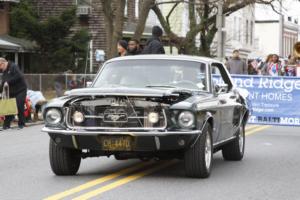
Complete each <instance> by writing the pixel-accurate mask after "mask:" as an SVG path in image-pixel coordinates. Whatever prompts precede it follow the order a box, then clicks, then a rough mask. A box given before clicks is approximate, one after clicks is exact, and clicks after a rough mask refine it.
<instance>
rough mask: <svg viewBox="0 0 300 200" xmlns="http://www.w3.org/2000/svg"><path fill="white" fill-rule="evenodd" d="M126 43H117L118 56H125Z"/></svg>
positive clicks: (124, 41)
mask: <svg viewBox="0 0 300 200" xmlns="http://www.w3.org/2000/svg"><path fill="white" fill-rule="evenodd" d="M127 47H128V43H127V41H126V40H119V41H118V54H119V56H126V54H127Z"/></svg>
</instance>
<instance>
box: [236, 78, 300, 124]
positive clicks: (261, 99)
mask: <svg viewBox="0 0 300 200" xmlns="http://www.w3.org/2000/svg"><path fill="white" fill-rule="evenodd" d="M232 78H233V80H234V82H235V84H236V86H237V87H240V88H245V89H247V90H248V91H249V93H250V96H249V99H250V100H251V104H252V116H251V118H250V119H249V121H248V122H249V123H252V124H269V125H288V126H300V78H299V77H270V76H244V75H232Z"/></svg>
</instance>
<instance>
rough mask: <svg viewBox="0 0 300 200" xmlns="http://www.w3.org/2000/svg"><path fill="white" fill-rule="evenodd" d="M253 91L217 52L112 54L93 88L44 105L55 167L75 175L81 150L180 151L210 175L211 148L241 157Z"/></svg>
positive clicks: (143, 154)
mask: <svg viewBox="0 0 300 200" xmlns="http://www.w3.org/2000/svg"><path fill="white" fill-rule="evenodd" d="M248 105H249V104H248V99H247V92H246V93H245V92H240V90H239V89H237V88H235V87H234V84H233V82H232V80H231V77H230V75H229V73H228V72H227V70H226V68H225V67H224V66H223V64H222V63H220V62H218V61H217V60H214V59H210V58H204V57H193V56H167V55H141V56H128V57H120V58H114V59H111V60H108V61H107V62H106V63H105V64H104V65H103V67H102V68H101V70H100V71H99V73H98V74H97V76H96V78H95V79H94V81H93V83H92V85H91V86H90V87H89V88H83V89H74V90H71V91H69V92H68V94H67V95H66V96H63V97H60V98H57V99H54V100H53V101H51V102H50V103H48V104H47V105H46V107H45V108H44V110H43V116H44V120H45V127H44V128H43V131H44V132H47V133H48V134H49V136H50V138H51V139H50V149H49V151H50V153H49V155H50V164H51V168H52V171H53V172H54V173H55V174H56V175H75V174H76V173H77V171H78V169H79V166H80V162H81V159H82V158H87V157H98V156H108V157H109V156H111V155H113V156H115V158H116V159H129V158H139V159H141V160H149V159H152V158H155V159H182V160H183V161H184V163H185V171H186V175H187V176H189V177H199V178H206V177H208V176H209V175H210V172H211V168H212V160H213V159H212V158H213V153H214V152H216V151H218V150H222V153H223V157H224V159H225V160H241V159H242V158H243V155H244V148H245V125H246V123H247V120H248V117H249V106H248Z"/></svg>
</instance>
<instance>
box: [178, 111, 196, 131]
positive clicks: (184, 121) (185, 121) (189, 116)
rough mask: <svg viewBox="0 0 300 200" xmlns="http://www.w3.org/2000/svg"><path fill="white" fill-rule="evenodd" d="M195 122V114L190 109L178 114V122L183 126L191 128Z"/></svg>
mask: <svg viewBox="0 0 300 200" xmlns="http://www.w3.org/2000/svg"><path fill="white" fill-rule="evenodd" d="M194 122H195V116H194V114H193V113H192V112H190V111H183V112H181V113H180V114H179V116H178V123H179V126H180V127H181V128H191V127H192V126H193V125H194Z"/></svg>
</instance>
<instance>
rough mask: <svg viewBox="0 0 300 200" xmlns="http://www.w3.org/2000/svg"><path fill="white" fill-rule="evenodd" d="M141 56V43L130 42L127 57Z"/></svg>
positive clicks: (132, 40) (134, 40)
mask: <svg viewBox="0 0 300 200" xmlns="http://www.w3.org/2000/svg"><path fill="white" fill-rule="evenodd" d="M139 54H141V49H140V42H139V41H138V40H136V39H131V40H129V42H128V48H127V53H126V56H135V55H139Z"/></svg>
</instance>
